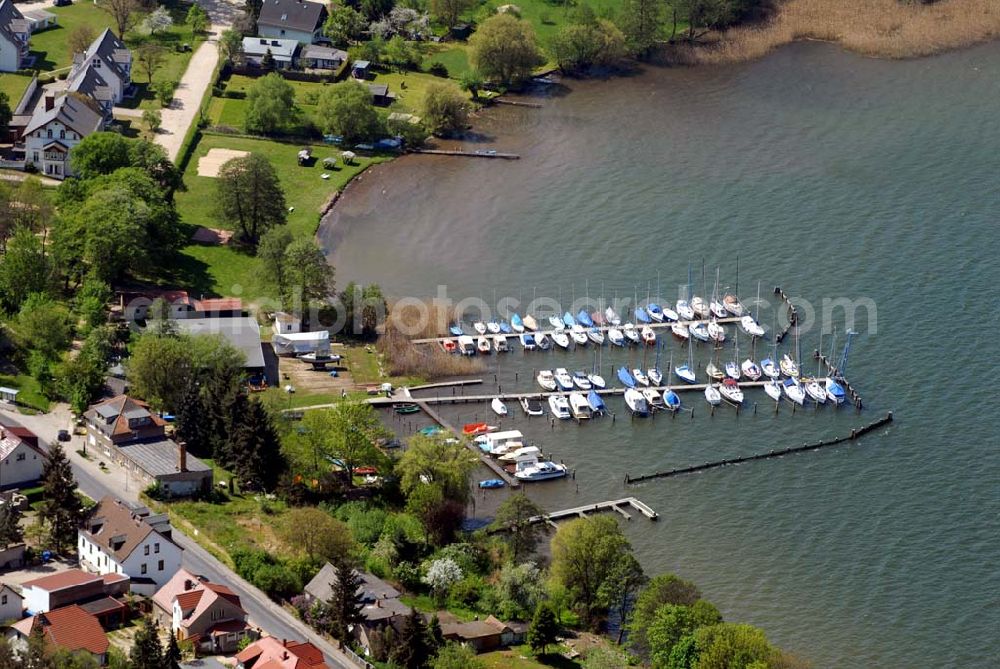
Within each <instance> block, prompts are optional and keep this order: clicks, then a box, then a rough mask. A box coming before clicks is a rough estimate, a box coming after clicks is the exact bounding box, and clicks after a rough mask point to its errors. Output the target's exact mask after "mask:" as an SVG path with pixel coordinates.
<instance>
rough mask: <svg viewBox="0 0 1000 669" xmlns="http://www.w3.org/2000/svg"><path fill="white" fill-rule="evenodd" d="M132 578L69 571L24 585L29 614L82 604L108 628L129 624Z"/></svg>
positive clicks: (122, 575)
mask: <svg viewBox="0 0 1000 669" xmlns="http://www.w3.org/2000/svg"><path fill="white" fill-rule="evenodd" d="M129 582H130V579H129V577H128V576H126V575H124V574H104V575H99V574H90V573H87V572H85V571H83V570H80V569H67V570H65V571H59V572H56V573H55V574H50V575H48V576H43V577H41V578H36V579H34V580H31V581H26V582H24V583H22V584H21V594H22V595H23V596H24V606H25V610H26V611H27V613H28V614H30V615H34V614H36V613H46V612H48V611H52V610H53V609H59V608H62V607H64V606H69V605H70V604H78V605H79V606H80V608H82V609H83V610H84V611H86V612H87V613H90V614H92V615H94V616H96V617H97V619H98V621H99V622H100V623H101V626H102V627H104V629H113V628H115V627H118V626H119V625H121V624H122V623H123V622H125V619H126V617H127V616H128V610H129V607H128V605H127V604H126V603H125V602H124V598H125V596H126V595H127V594H128V591H129Z"/></svg>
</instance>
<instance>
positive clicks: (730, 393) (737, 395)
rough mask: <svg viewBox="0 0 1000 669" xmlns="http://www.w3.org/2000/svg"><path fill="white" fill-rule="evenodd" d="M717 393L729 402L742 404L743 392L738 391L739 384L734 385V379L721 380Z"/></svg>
mask: <svg viewBox="0 0 1000 669" xmlns="http://www.w3.org/2000/svg"><path fill="white" fill-rule="evenodd" d="M719 392H720V393H722V396H723V397H725V398H726V399H727V400H729V401H730V402H732V403H734V404H743V391H742V390H741V389H740V384H738V383H736V379H723V381H722V385H721V386H719Z"/></svg>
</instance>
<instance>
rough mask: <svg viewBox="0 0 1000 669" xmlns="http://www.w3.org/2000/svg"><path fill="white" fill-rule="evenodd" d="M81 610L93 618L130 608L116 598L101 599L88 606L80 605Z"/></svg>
mask: <svg viewBox="0 0 1000 669" xmlns="http://www.w3.org/2000/svg"><path fill="white" fill-rule="evenodd" d="M80 608H81V609H83V610H84V611H86V612H87V613H89V614H91V615H93V616H100V615H103V614H105V613H111V612H112V611H121V610H122V609H127V608H128V606H126V605H125V603H124V602H119V601H118V600H117V599H115V598H114V597H101V598H100V599H95V600H93V601H90V602H87V603H86V604H80Z"/></svg>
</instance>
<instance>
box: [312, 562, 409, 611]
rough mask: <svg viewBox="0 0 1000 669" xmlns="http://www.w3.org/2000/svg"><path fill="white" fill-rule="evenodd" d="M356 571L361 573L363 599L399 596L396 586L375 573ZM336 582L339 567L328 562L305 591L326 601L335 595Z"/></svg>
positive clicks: (383, 598) (359, 587)
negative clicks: (334, 584)
mask: <svg viewBox="0 0 1000 669" xmlns="http://www.w3.org/2000/svg"><path fill="white" fill-rule="evenodd" d="M355 573H357V574H360V575H361V580H362V583H361V585H360V586H358V592H359V593H360V594H361V596H362V599H363V601H365V602H374V601H376V600H385V599H396V598H398V597H399V591H398V590H396V588H394V587H392V586H391V585H389V584H388V583H386V582H385V581H383V580H382V579H380V578H379V577H377V576H375V575H374V574H369V573H367V572H358V571H357V570H355ZM336 582H337V569H336V567H334V566H333V565H332V564H330V563H329V562H327V563H326V564H324V565H323V568H322V569H320V570H319V573H317V574H316V575H315V576H313V578H312V580H311V581H309V584H308V585H307V586H306V587H305V591H306V593H307V594H309V595H311V596H312V597H314V598H315V599H318V600H320V601H323V602H325V601H328V600H329V599H330V598H331V597H332V596H333V589H332V587H331V584H333V583H336Z"/></svg>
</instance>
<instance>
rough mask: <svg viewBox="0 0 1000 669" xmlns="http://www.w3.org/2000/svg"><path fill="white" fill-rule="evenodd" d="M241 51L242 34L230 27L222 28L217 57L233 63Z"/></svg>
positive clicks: (224, 61)
mask: <svg viewBox="0 0 1000 669" xmlns="http://www.w3.org/2000/svg"><path fill="white" fill-rule="evenodd" d="M193 6H195V7H196V6H197V5H193ZM242 52H243V36H242V35H240V33H239V32H237V31H235V30H233V29H231V28H230V29H227V30H223V31H222V34H221V35H219V58H220V59H221V60H222V62H223V63H234V62H235V61H236V60H237V59H238V58H239V57H240V54H241V53H242Z"/></svg>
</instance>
